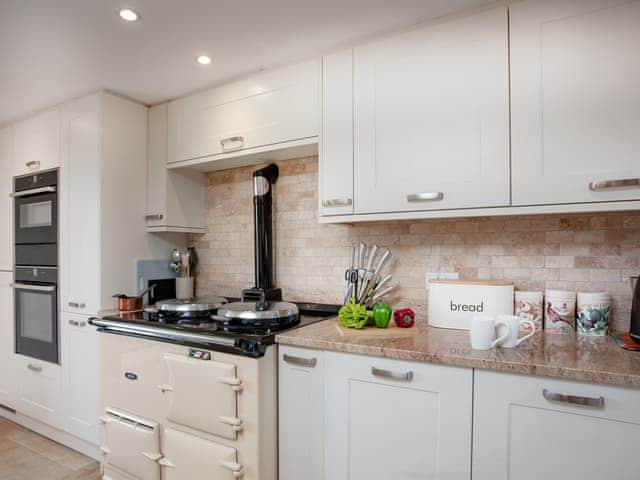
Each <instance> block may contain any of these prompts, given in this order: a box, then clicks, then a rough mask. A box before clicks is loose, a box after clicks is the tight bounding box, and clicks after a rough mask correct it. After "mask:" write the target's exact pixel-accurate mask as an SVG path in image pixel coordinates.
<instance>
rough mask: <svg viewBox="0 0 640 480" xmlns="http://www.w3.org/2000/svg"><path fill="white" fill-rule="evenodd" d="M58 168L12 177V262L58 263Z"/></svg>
mask: <svg viewBox="0 0 640 480" xmlns="http://www.w3.org/2000/svg"><path fill="white" fill-rule="evenodd" d="M57 188H58V171H57V170H51V171H48V172H42V173H35V174H32V175H25V176H22V177H16V178H15V179H14V192H13V194H12V196H13V197H14V218H15V236H14V241H15V263H16V265H29V266H31V265H37V266H51V267H54V266H57V264H58V248H57V244H58V193H57Z"/></svg>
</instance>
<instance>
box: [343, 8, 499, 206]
mask: <svg viewBox="0 0 640 480" xmlns="http://www.w3.org/2000/svg"><path fill="white" fill-rule="evenodd" d="M507 42H508V38H507V10H506V7H499V8H496V9H492V10H488V11H485V12H481V13H479V14H475V15H472V16H468V17H465V18H461V19H456V20H452V21H448V22H444V23H441V24H436V25H428V26H426V27H422V28H419V29H416V30H413V31H411V32H408V33H405V34H402V35H398V36H396V37H393V38H390V39H385V41H383V42H378V43H374V44H371V45H366V46H363V47H357V48H355V49H354V72H353V75H354V104H355V111H354V125H355V130H354V142H355V144H354V165H355V167H354V179H355V181H354V190H355V191H354V193H355V198H354V207H355V213H379V212H402V211H420V210H442V209H452V208H475V207H492V206H506V205H508V204H509V97H508V92H509V85H508V78H509V77H508V50H507ZM469 79H473V81H470V80H469Z"/></svg>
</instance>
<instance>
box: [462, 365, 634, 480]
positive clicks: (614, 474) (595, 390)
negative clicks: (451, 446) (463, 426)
mask: <svg viewBox="0 0 640 480" xmlns="http://www.w3.org/2000/svg"><path fill="white" fill-rule="evenodd" d="M474 380H475V381H474V429H473V432H474V443H473V478H474V480H489V479H490V480H502V479H505V480H506V479H518V480H529V479H531V480H534V479H540V478H580V479H584V480H591V479H593V480H600V479H603V478H612V479H613V478H616V479H618V478H619V479H623V478H636V477H637V468H636V466H635V464H634V462H633V461H631V459H633V458H634V456H635V454H636V452H637V443H638V438H640V413H639V412H638V405H639V404H640V391H639V390H635V389H625V388H619V387H609V386H601V385H592V384H583V383H576V382H569V381H564V380H555V379H546V378H538V377H525V376H518V375H509V374H503V373H496V372H485V371H479V370H476V371H475V378H474ZM554 398H555V400H554ZM579 403H586V404H587V405H580V404H579Z"/></svg>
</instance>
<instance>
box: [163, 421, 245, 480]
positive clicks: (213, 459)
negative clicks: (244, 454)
mask: <svg viewBox="0 0 640 480" xmlns="http://www.w3.org/2000/svg"><path fill="white" fill-rule="evenodd" d="M160 464H161V465H162V478H163V480H186V479H189V480H233V479H235V478H239V477H240V476H241V474H242V472H243V468H242V466H241V465H238V463H237V453H236V449H235V448H231V447H228V446H226V445H222V444H219V443H215V442H211V441H209V440H205V439H202V438H199V437H196V436H193V435H190V434H188V433H184V432H180V431H178V430H174V429H172V428H166V429H165V430H164V458H163V459H162V460H161V462H160ZM234 473H236V474H237V476H236V475H234Z"/></svg>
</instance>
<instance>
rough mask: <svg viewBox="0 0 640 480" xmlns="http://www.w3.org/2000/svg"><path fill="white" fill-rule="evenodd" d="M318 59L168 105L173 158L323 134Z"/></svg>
mask: <svg viewBox="0 0 640 480" xmlns="http://www.w3.org/2000/svg"><path fill="white" fill-rule="evenodd" d="M318 77H319V75H318V62H317V61H316V60H313V61H310V62H305V63H302V64H298V65H293V66H290V67H287V68H283V69H279V70H273V71H270V72H265V73H261V74H258V75H254V76H252V77H249V78H247V79H245V80H241V81H238V82H234V83H230V84H228V85H223V86H222V87H218V88H215V89H212V90H208V91H206V92H202V93H198V94H195V95H191V96H189V97H185V98H181V99H179V100H175V101H173V102H171V103H170V104H169V135H168V138H169V146H168V148H169V156H168V162H170V163H171V162H179V161H181V160H189V159H193V158H200V157H207V156H210V155H217V154H221V153H227V152H233V151H237V150H242V149H247V148H253V147H261V146H266V145H271V144H276V143H282V142H286V141H290V140H298V139H302V138H309V137H314V136H317V135H318V105H319V96H318V83H319V78H318Z"/></svg>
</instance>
